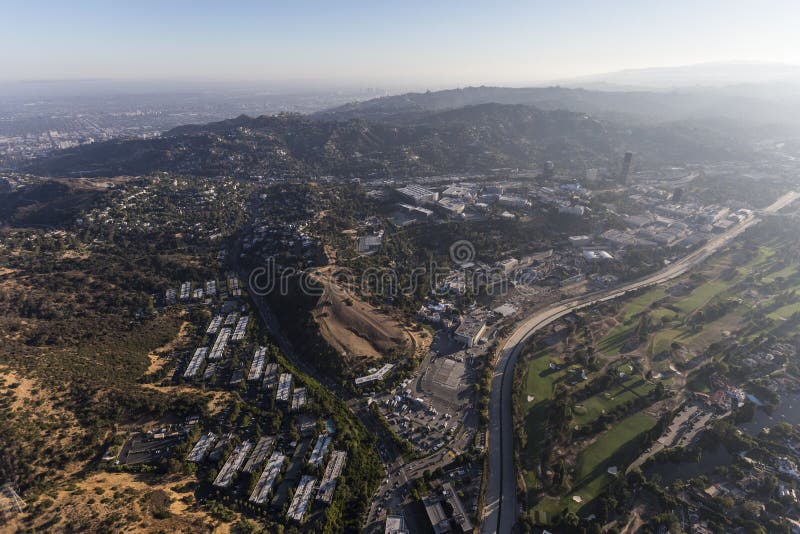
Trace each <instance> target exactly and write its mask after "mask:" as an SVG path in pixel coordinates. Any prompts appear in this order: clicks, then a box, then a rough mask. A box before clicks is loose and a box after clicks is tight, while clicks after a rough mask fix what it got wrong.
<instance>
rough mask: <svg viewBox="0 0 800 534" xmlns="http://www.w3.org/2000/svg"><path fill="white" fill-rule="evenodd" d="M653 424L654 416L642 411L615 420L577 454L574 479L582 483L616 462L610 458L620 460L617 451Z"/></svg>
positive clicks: (622, 449) (603, 471)
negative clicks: (605, 430)
mask: <svg viewBox="0 0 800 534" xmlns="http://www.w3.org/2000/svg"><path fill="white" fill-rule="evenodd" d="M655 424H656V420H655V419H654V418H652V417H650V416H649V415H645V414H643V413H637V414H634V415H631V416H630V417H628V418H626V419H623V420H622V421H619V422H617V423H616V424H615V425H614V426H613V427H612V428H611V430H609V431H608V432H606V433H605V434H603V435H602V436H600V437H599V438H597V440H596V441H595V442H594V443H592V444H591V445H589V446H588V447H586V448H585V449H584V450H583V452H581V453H580V454H579V455H578V459H577V463H576V473H575V479H576V481H578V483H579V484H582V483H584V482H588V481H589V480H590V479H592V478H595V477H596V476H597V475H598V474H604V473H605V470H606V469H607V468H608V467H610V466H612V465H615V464H616V463H617V462H614V461H612V460H618V459H619V460H621V458H618V453H619V452H621V451H625V449H627V448H629V447H626V445H629V444H631V442H632V441H635V440H636V438H637V436H638V435H639V434H641V433H642V432H645V431H647V430H650V429H651V428H653V427H654V426H655ZM631 460H633V459H631ZM620 463H621V462H620ZM620 467H624V465H620Z"/></svg>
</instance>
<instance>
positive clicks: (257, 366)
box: [247, 347, 267, 382]
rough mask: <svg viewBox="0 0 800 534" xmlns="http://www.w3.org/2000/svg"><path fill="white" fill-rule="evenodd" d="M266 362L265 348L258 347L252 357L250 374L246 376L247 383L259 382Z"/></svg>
mask: <svg viewBox="0 0 800 534" xmlns="http://www.w3.org/2000/svg"><path fill="white" fill-rule="evenodd" d="M266 361H267V347H258V348H257V349H256V352H255V354H254V355H253V363H252V364H250V372H249V373H248V375H247V381H248V382H252V381H254V380H261V376H262V375H263V374H264V364H265V363H266Z"/></svg>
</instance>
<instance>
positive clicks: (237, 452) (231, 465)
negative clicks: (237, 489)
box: [214, 441, 253, 488]
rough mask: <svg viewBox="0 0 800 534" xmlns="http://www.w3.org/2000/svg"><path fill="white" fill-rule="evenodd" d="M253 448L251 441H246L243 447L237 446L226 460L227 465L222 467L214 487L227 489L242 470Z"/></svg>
mask: <svg viewBox="0 0 800 534" xmlns="http://www.w3.org/2000/svg"><path fill="white" fill-rule="evenodd" d="M252 448H253V444H252V443H250V442H249V441H244V442H242V443H241V445H239V446H237V447H236V448H235V449H233V452H232V453H231V455H230V456H228V459H227V460H225V464H224V465H223V466H222V469H220V470H219V474H218V475H217V478H215V479H214V485H215V486H216V487H218V488H227V487H228V486H230V485H231V482H233V477H234V476H236V473H238V472H239V469H241V468H242V465H243V464H244V461H245V459H246V458H247V455H248V454H250V449H252Z"/></svg>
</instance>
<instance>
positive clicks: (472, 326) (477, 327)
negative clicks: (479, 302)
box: [453, 315, 486, 348]
mask: <svg viewBox="0 0 800 534" xmlns="http://www.w3.org/2000/svg"><path fill="white" fill-rule="evenodd" d="M485 332H486V319H484V318H479V317H473V316H470V315H467V316H465V317H462V318H461V324H460V325H459V327H458V328H456V331H455V333H454V334H453V337H454V338H455V340H456V341H458V342H460V343H463V344H464V345H465V346H466V347H467V348H469V347H472V346H474V345H476V344H477V343H478V342H479V341H480V339H481V336H482V335H483V334H484V333H485Z"/></svg>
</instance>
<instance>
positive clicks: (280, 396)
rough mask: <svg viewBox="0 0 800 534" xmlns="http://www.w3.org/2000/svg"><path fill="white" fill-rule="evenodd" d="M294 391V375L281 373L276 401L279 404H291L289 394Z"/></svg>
mask: <svg viewBox="0 0 800 534" xmlns="http://www.w3.org/2000/svg"><path fill="white" fill-rule="evenodd" d="M291 391H292V375H291V373H281V376H280V378H279V379H278V392H277V393H276V394H275V400H277V401H279V402H289V393H291Z"/></svg>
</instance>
